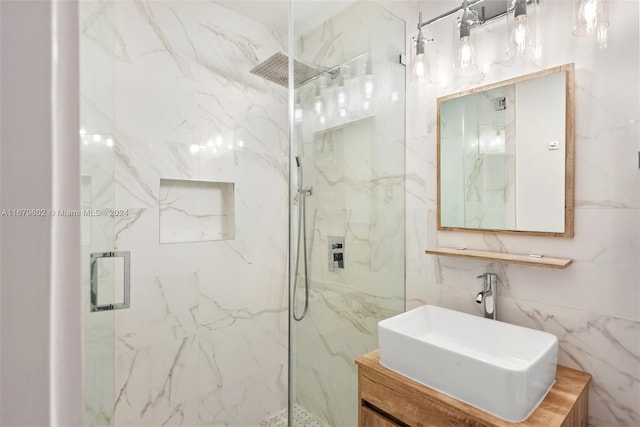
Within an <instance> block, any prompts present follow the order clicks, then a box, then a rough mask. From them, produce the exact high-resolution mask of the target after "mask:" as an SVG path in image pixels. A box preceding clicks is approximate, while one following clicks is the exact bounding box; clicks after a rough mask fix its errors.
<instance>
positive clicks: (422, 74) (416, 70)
mask: <svg viewBox="0 0 640 427" xmlns="http://www.w3.org/2000/svg"><path fill="white" fill-rule="evenodd" d="M413 75H414V76H415V77H416V78H417V79H419V80H425V79H426V78H427V58H426V56H425V54H424V53H420V54H418V55H416V58H415V62H414V63H413Z"/></svg>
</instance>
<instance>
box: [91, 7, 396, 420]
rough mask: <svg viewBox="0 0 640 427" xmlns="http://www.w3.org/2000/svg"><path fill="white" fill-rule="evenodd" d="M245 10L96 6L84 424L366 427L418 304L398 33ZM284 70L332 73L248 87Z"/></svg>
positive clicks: (368, 15)
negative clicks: (365, 384) (361, 367)
mask: <svg viewBox="0 0 640 427" xmlns="http://www.w3.org/2000/svg"><path fill="white" fill-rule="evenodd" d="M242 3H243V2H224V1H222V2H210V1H200V0H194V1H190V0H180V1H127V0H125V1H113V0H91V1H82V2H81V3H80V15H81V16H80V19H81V25H80V28H81V40H80V43H81V95H82V99H81V123H82V129H81V130H80V133H81V156H82V165H81V173H82V177H81V184H82V186H81V195H82V208H83V210H82V213H83V216H82V266H83V271H82V277H83V321H84V366H83V373H84V381H85V424H86V425H136V426H139V425H149V426H156V425H191V426H193V425H234V426H249V425H271V424H269V423H272V424H273V423H274V422H277V419H278V417H280V419H287V417H288V415H291V416H290V417H289V425H304V424H303V423H301V422H300V421H296V420H295V419H294V418H295V417H294V414H298V415H300V416H301V417H302V416H304V417H305V419H306V421H310V420H315V421H316V422H319V423H324V424H326V425H336V426H338V425H340V426H342V425H353V424H354V423H355V417H356V412H355V408H356V401H355V391H356V387H357V384H356V376H355V372H356V371H355V365H354V364H353V359H355V358H356V357H357V356H359V355H360V354H362V353H365V352H368V351H370V350H373V349H374V348H376V346H377V331H376V325H377V321H379V320H380V319H382V318H384V317H388V316H390V315H393V314H395V313H398V312H400V311H402V310H403V308H404V92H405V90H404V75H405V69H404V66H402V65H401V64H400V62H399V59H400V54H402V53H404V22H402V21H401V20H400V19H398V18H397V17H395V16H393V15H391V14H390V13H388V12H387V11H385V10H384V9H383V8H381V7H380V6H378V5H376V4H375V3H373V2H327V3H325V5H320V2H304V1H302V2H297V1H296V2H293V3H292V4H291V5H290V10H289V19H290V20H291V22H292V26H293V33H290V32H289V31H288V30H287V28H274V27H272V26H271V25H272V24H267V23H264V22H261V19H260V15H259V14H258V15H255V14H254V15H253V17H251V16H247V13H246V12H245V11H243V10H242V7H241V4H242ZM260 3H261V4H264V5H267V7H276V6H277V5H278V4H282V2H273V3H272V2H267V1H265V2H260ZM269 4H271V6H269ZM330 4H333V6H337V7H335V9H334V10H329V9H328V8H329V7H330ZM310 7H317V11H318V13H316V14H311V15H309V14H308V13H304V10H306V11H307V12H308V10H309V8H310ZM321 12H322V13H321ZM329 12H330V13H329ZM323 13H324V14H325V15H327V16H326V18H325V17H322V16H323ZM277 52H285V53H286V52H293V55H289V61H293V58H295V59H296V60H299V61H303V62H305V63H307V64H312V65H313V66H314V67H317V70H318V72H317V73H315V74H316V75H314V76H313V77H314V78H313V79H312V80H309V81H305V82H304V84H303V83H302V82H295V81H292V82H291V85H292V87H293V88H294V89H293V90H288V88H285V87H281V86H278V85H276V84H274V83H271V82H269V81H267V80H264V79H262V78H260V77H258V76H256V75H252V74H251V73H250V72H249V71H250V70H251V69H252V68H253V67H255V66H256V65H257V64H259V63H260V62H262V61H264V60H266V59H267V58H269V57H270V56H272V55H273V54H274V53H277ZM298 83H299V84H298ZM316 107H322V111H318V110H317V108H316ZM296 156H298V158H299V162H300V164H301V168H300V172H303V176H302V177H301V178H302V180H303V181H304V186H305V187H312V191H309V192H308V193H309V194H308V195H306V196H304V197H306V209H305V210H304V212H305V214H304V215H305V220H306V234H305V236H304V237H305V238H306V239H301V241H302V242H304V241H305V240H306V246H302V247H301V249H300V251H299V252H300V253H302V252H303V249H305V248H306V252H307V267H308V268H307V270H306V273H305V270H304V269H303V268H302V260H300V266H301V267H300V268H299V269H298V271H299V274H298V280H297V286H298V289H297V293H296V301H293V285H294V283H296V280H295V278H294V274H293V272H294V269H295V263H296V260H297V258H296V256H297V253H298V251H297V241H298V225H299V221H300V220H301V218H300V215H299V214H298V212H299V211H302V210H299V209H298V208H299V205H298V203H300V197H302V196H301V193H300V192H298V185H299V184H300V183H301V182H299V179H298V177H297V172H298V169H297V167H296V162H295V159H296ZM303 193H304V192H303ZM304 194H307V193H304ZM338 246H340V247H338ZM334 256H335V257H337V258H334ZM305 283H306V284H307V294H308V299H307V301H308V310H307V313H306V314H305V316H304V318H302V319H301V320H300V321H296V320H294V318H293V317H292V311H293V305H294V304H295V306H296V308H297V311H296V313H297V314H298V315H299V314H301V312H302V307H303V305H304V296H305V291H304V289H303V286H304V284H305ZM297 317H298V318H300V316H297ZM287 409H289V411H287ZM274 417H275V418H274ZM300 419H302V418H300ZM303 422H304V421H303Z"/></svg>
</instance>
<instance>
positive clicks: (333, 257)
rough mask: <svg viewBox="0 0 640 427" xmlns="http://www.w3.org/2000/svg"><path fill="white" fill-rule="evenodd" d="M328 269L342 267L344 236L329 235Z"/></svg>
mask: <svg viewBox="0 0 640 427" xmlns="http://www.w3.org/2000/svg"><path fill="white" fill-rule="evenodd" d="M328 240H329V271H334V270H335V269H336V268H339V269H344V237H335V236H329V237H328Z"/></svg>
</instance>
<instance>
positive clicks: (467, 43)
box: [456, 37, 476, 71]
mask: <svg viewBox="0 0 640 427" xmlns="http://www.w3.org/2000/svg"><path fill="white" fill-rule="evenodd" d="M475 64H476V50H475V48H474V47H473V43H472V42H471V37H462V38H461V39H460V44H459V45H458V60H457V62H456V65H457V67H458V68H459V69H460V70H461V71H464V70H468V69H470V68H473V67H474V66H475Z"/></svg>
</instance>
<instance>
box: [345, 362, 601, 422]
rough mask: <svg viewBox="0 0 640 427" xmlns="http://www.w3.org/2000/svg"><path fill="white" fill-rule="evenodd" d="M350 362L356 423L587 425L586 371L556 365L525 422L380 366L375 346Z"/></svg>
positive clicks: (587, 375) (588, 378) (587, 390)
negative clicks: (355, 387) (355, 388)
mask: <svg viewBox="0 0 640 427" xmlns="http://www.w3.org/2000/svg"><path fill="white" fill-rule="evenodd" d="M426 363H428V362H426ZM356 364H357V365H358V425H359V426H360V427H392V426H416V427H417V426H438V427H441V426H469V427H471V426H473V427H480V426H483V427H484V426H499V427H508V426H528V427H529V426H539V427H553V426H564V427H578V426H588V425H589V416H588V401H589V396H588V394H589V381H590V380H591V375H589V374H587V373H585V372H581V371H577V370H575V369H570V368H567V367H564V366H560V365H558V369H557V373H556V382H555V384H554V385H553V387H552V388H551V390H550V391H549V393H548V394H547V396H546V397H545V399H544V400H543V401H542V403H541V404H540V406H538V407H537V408H536V410H535V411H534V412H533V413H532V414H531V416H529V418H527V419H526V420H525V421H523V422H521V423H513V422H509V421H505V420H503V419H501V418H498V417H495V416H493V415H491V414H489V413H487V412H484V411H481V410H479V409H477V408H474V407H473V406H470V405H467V404H466V403H463V402H461V401H459V400H456V399H454V398H452V397H449V396H447V395H445V394H442V393H440V392H437V391H435V390H433V389H431V388H429V387H427V386H425V385H422V384H420V383H418V382H415V381H413V380H411V379H409V378H407V377H405V376H403V375H400V374H398V373H396V372H394V371H392V370H390V369H387V368H385V367H384V366H382V365H380V359H379V355H378V351H377V350H376V351H373V352H371V353H368V354H365V355H364V356H361V357H359V358H358V359H357V360H356ZM478 386H479V387H482V385H481V384H478Z"/></svg>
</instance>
